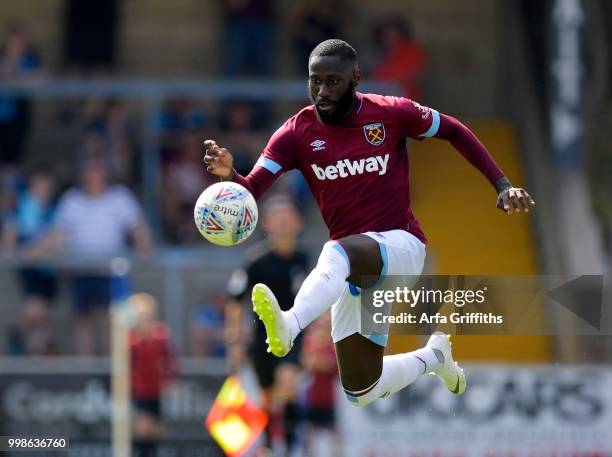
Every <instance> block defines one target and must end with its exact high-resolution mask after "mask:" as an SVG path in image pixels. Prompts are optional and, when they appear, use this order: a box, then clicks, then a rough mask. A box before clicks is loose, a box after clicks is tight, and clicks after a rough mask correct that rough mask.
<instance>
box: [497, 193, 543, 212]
mask: <svg viewBox="0 0 612 457" xmlns="http://www.w3.org/2000/svg"><path fill="white" fill-rule="evenodd" d="M532 206H535V201H533V198H531V195H529V194H528V193H527V191H526V190H525V189H523V188H521V187H509V188H507V189H504V190H502V191H501V192H500V193H499V195H498V196H497V207H498V208H499V209H501V210H502V211H504V212H505V213H507V214H512V211H516V212H517V213H520V212H521V210H523V211H525V212H526V213H528V212H529V208H530V207H532Z"/></svg>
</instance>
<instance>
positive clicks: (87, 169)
mask: <svg viewBox="0 0 612 457" xmlns="http://www.w3.org/2000/svg"><path fill="white" fill-rule="evenodd" d="M108 179H109V171H108V166H107V164H106V161H105V160H104V159H103V158H101V157H96V156H92V157H87V158H86V159H85V160H84V161H83V163H82V164H81V184H82V186H83V189H84V190H85V192H87V193H88V194H91V195H97V194H100V193H102V192H104V190H105V189H106V187H107V186H108Z"/></svg>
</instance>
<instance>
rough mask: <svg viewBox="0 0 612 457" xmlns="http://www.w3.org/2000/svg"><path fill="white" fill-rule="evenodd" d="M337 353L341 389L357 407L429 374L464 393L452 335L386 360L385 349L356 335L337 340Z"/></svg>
mask: <svg viewBox="0 0 612 457" xmlns="http://www.w3.org/2000/svg"><path fill="white" fill-rule="evenodd" d="M336 352H337V355H338V367H339V368H340V377H341V381H342V387H343V388H344V393H345V395H346V397H347V399H348V400H349V401H350V402H351V404H353V405H354V406H366V405H369V404H370V403H372V402H373V401H375V400H377V399H378V398H384V397H387V396H389V395H391V394H394V393H396V392H398V391H400V390H402V389H403V388H405V387H407V386H409V385H410V384H412V383H413V382H414V381H416V379H417V378H418V377H419V376H421V375H424V374H427V373H430V374H435V375H437V376H438V377H440V379H441V380H442V381H443V382H444V384H445V385H446V387H447V388H448V390H449V391H451V392H452V393H455V394H461V393H463V392H464V391H465V386H466V382H465V376H464V374H463V370H462V369H461V368H460V367H459V366H458V365H457V363H456V362H455V361H454V360H453V357H452V352H451V344H450V339H449V336H448V335H445V334H443V333H436V334H434V335H432V336H431V338H430V339H429V341H428V342H427V344H426V345H425V347H423V348H421V349H418V350H416V351H412V352H406V353H402V354H395V355H387V356H384V357H383V352H384V347H382V346H379V345H378V344H377V343H374V342H372V341H370V340H369V339H367V338H366V337H364V336H363V335H360V334H358V333H355V334H353V335H350V336H348V337H346V338H344V339H343V340H341V341H338V342H337V343H336ZM355 354H359V356H356V355H355Z"/></svg>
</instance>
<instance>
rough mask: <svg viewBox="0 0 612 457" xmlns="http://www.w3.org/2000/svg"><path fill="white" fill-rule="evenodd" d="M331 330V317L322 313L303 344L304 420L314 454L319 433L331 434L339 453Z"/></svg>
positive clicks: (310, 447)
mask: <svg viewBox="0 0 612 457" xmlns="http://www.w3.org/2000/svg"><path fill="white" fill-rule="evenodd" d="M330 331H331V316H330V314H329V313H324V314H323V315H322V316H321V317H319V318H318V319H317V320H316V321H314V322H313V323H312V324H311V325H309V326H308V328H307V329H306V331H305V332H304V342H303V343H302V365H303V367H304V370H305V371H306V373H308V374H309V375H310V383H309V384H308V388H307V390H306V414H305V416H306V423H307V424H308V436H307V439H306V443H307V446H308V450H307V453H308V452H310V453H312V454H313V455H316V454H315V441H318V440H320V439H321V432H322V431H327V432H329V433H330V435H331V438H332V440H333V449H334V455H336V456H339V455H341V454H340V440H339V436H338V434H337V430H336V411H335V400H336V388H337V385H336V384H337V382H338V366H337V364H336V351H335V349H334V342H333V341H332V339H331V337H330V336H329V333H330Z"/></svg>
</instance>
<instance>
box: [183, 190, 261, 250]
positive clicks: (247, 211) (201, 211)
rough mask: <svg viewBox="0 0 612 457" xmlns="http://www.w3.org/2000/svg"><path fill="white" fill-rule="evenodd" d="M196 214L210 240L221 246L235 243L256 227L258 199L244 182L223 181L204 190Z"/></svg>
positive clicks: (201, 227)
mask: <svg viewBox="0 0 612 457" xmlns="http://www.w3.org/2000/svg"><path fill="white" fill-rule="evenodd" d="M193 216H194V219H195V224H196V227H197V228H198V231H199V232H200V233H201V234H202V236H203V237H204V238H206V239H207V240H208V241H210V242H211V243H213V244H216V245H219V246H234V245H236V244H240V243H242V242H243V241H244V240H246V239H247V238H248V237H249V236H251V234H252V233H253V231H254V230H255V227H256V226H257V217H258V211H257V203H255V199H254V198H253V195H251V193H250V192H249V191H248V190H246V189H245V188H244V187H242V186H241V185H240V184H236V183H234V182H219V183H216V184H213V185H212V186H210V187H208V188H207V189H206V190H204V192H202V195H200V197H199V198H198V201H197V202H196V205H195V208H194V213H193Z"/></svg>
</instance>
